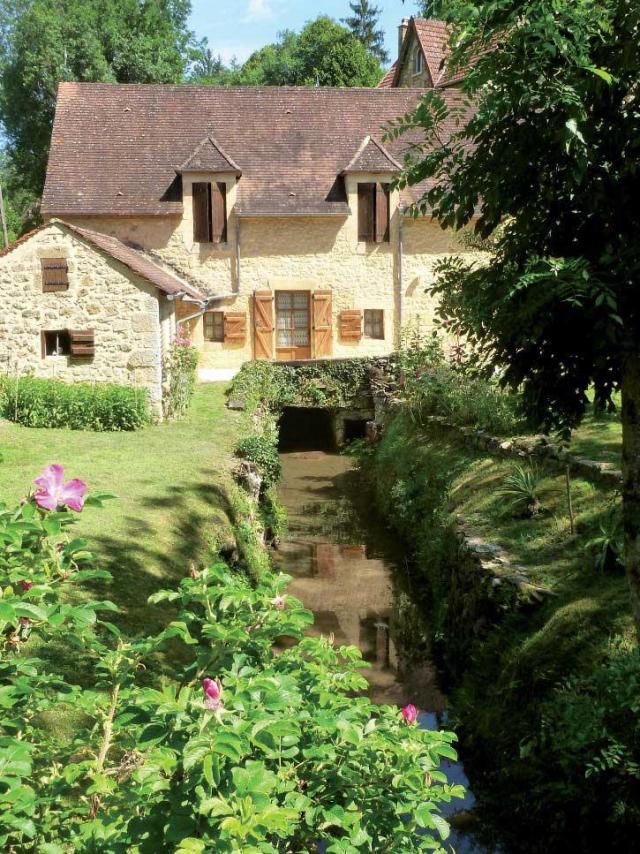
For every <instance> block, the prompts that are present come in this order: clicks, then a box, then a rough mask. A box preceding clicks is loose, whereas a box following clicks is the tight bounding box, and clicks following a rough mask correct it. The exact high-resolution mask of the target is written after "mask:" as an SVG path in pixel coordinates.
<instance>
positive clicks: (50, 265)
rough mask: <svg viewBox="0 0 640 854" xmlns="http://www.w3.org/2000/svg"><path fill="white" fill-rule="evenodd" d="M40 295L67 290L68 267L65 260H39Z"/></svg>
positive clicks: (60, 258)
mask: <svg viewBox="0 0 640 854" xmlns="http://www.w3.org/2000/svg"><path fill="white" fill-rule="evenodd" d="M40 269H41V272H42V293H44V294H49V293H57V292H59V291H68V290H69V266H68V264H67V259H66V258H62V257H59V258H41V259H40Z"/></svg>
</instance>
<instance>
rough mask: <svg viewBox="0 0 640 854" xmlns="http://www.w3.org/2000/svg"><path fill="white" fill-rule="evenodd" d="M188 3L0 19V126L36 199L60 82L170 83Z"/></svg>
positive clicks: (98, 4)
mask: <svg viewBox="0 0 640 854" xmlns="http://www.w3.org/2000/svg"><path fill="white" fill-rule="evenodd" d="M190 10H191V3H190V0H144V2H139V0H20V2H19V3H18V4H16V5H15V6H14V7H13V9H12V10H11V11H10V12H9V11H5V12H4V13H3V15H2V17H0V27H1V32H0V122H1V123H2V125H3V127H4V130H5V133H6V136H7V138H8V144H9V150H10V153H11V157H12V160H13V162H14V164H15V167H16V168H17V169H18V170H19V171H20V174H21V175H22V180H23V182H24V186H26V187H28V188H30V189H31V190H32V191H33V192H35V193H39V192H40V190H41V188H42V182H43V180H44V172H45V166H46V157H47V150H48V145H49V137H50V134H51V123H52V120H53V113H54V108H55V97H56V91H57V87H58V83H59V82H60V81H61V80H81V81H104V82H119V83H132V82H137V83H175V82H179V81H181V80H182V79H183V78H184V73H185V69H186V67H187V63H188V60H189V46H190V45H191V44H192V38H193V37H192V34H191V32H190V31H189V30H188V28H187V18H188V15H189V12H190Z"/></svg>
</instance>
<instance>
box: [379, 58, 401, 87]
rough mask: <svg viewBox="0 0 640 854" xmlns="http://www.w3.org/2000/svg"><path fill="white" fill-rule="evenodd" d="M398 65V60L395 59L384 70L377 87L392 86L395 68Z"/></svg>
mask: <svg viewBox="0 0 640 854" xmlns="http://www.w3.org/2000/svg"><path fill="white" fill-rule="evenodd" d="M397 67H398V60H396V61H395V62H394V63H393V65H392V66H391V68H389V70H388V71H387V72H386V74H385V75H384V77H383V78H382V80H381V81H380V82H379V83H378V89H390V88H391V87H392V86H393V81H394V80H395V77H396V68H397Z"/></svg>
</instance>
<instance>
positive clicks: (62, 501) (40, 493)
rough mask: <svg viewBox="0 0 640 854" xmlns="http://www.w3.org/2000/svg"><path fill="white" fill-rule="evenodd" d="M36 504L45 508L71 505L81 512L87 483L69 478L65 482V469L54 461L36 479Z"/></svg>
mask: <svg viewBox="0 0 640 854" xmlns="http://www.w3.org/2000/svg"><path fill="white" fill-rule="evenodd" d="M33 482H34V483H35V485H36V486H37V487H38V488H37V490H36V495H35V499H36V504H37V505H38V507H41V508H42V509H43V510H57V508H58V507H69V508H70V509H71V510H75V511H76V512H77V513H80V511H81V510H82V508H83V507H84V500H85V495H86V493H87V484H86V483H85V482H84V481H83V480H78V479H77V478H76V479H74V480H68V481H67V482H66V483H64V469H63V468H62V466H60V465H58V464H57V463H54V464H53V465H51V466H47V468H46V469H45V470H44V471H43V472H42V474H41V475H40V477H37V478H36V479H35V480H34V481H33Z"/></svg>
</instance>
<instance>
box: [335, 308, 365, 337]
mask: <svg viewBox="0 0 640 854" xmlns="http://www.w3.org/2000/svg"><path fill="white" fill-rule="evenodd" d="M340 337H341V338H342V340H343V341H359V340H360V339H361V338H362V312H361V311H360V310H359V309H353V310H352V309H350V310H349V311H341V312H340Z"/></svg>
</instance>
